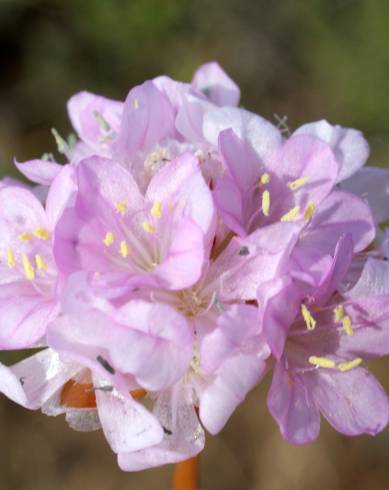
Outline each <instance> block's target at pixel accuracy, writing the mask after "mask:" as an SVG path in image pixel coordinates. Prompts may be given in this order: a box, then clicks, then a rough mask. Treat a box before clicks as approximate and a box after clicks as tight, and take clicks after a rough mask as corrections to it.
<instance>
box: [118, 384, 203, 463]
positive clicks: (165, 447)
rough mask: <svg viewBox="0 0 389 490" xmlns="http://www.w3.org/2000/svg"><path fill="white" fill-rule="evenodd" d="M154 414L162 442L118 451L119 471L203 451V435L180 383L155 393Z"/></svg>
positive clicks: (173, 461)
mask: <svg viewBox="0 0 389 490" xmlns="http://www.w3.org/2000/svg"><path fill="white" fill-rule="evenodd" d="M153 415H154V416H155V417H156V418H157V419H158V421H159V423H160V424H161V426H162V427H163V429H164V433H165V435H164V438H163V440H162V442H161V443H160V444H156V445H155V446H152V447H150V448H147V449H144V450H141V451H134V452H130V453H120V454H119V456H118V462H119V466H120V468H121V469H122V470H124V471H140V470H143V469H146V468H153V467H156V466H162V465H164V464H169V463H177V462H179V461H184V460H186V459H189V458H191V457H193V456H196V455H197V454H198V453H199V452H201V451H202V450H203V448H204V443H205V434H204V431H203V429H202V427H201V425H200V423H199V420H198V418H197V415H196V412H195V409H194V407H193V404H192V403H191V401H190V399H188V393H187V392H186V390H185V388H184V387H183V386H182V385H181V384H178V385H176V386H175V387H174V388H172V389H171V390H168V391H165V392H162V393H161V394H160V395H159V396H158V398H157V401H156V404H155V406H154V409H153Z"/></svg>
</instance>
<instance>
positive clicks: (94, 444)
mask: <svg viewBox="0 0 389 490" xmlns="http://www.w3.org/2000/svg"><path fill="white" fill-rule="evenodd" d="M388 25H389V2H388V1H387V0H359V1H358V0H309V1H308V0H290V1H288V0H278V1H276V2H269V1H268V0H251V1H250V0H197V1H195V2H194V1H192V2H191V1H189V0H105V1H104V0H82V1H81V0H68V1H64V0H57V1H56V0H35V1H34V0H0V74H1V76H0V177H2V176H4V175H9V174H13V175H14V176H15V175H16V173H15V172H14V170H13V168H12V161H13V158H14V157H16V158H17V159H18V160H24V159H29V158H33V157H37V156H40V155H42V154H43V153H44V152H47V151H53V150H54V147H55V145H54V142H53V140H52V136H51V134H50V128H51V127H56V128H57V129H58V130H59V131H60V132H61V133H62V134H66V133H68V132H69V131H70V126H69V123H68V121H67V116H66V110H65V103H66V100H67V99H68V98H69V96H70V95H72V94H73V93H74V92H77V91H79V90H82V89H87V90H90V91H94V92H97V93H102V94H105V95H107V96H111V97H115V98H119V99H123V98H124V97H125V96H126V94H127V92H128V90H129V88H130V87H132V86H133V85H135V84H137V83H140V82H142V81H143V80H144V79H146V78H150V77H154V76H156V75H158V74H162V73H166V74H168V75H170V76H172V77H174V78H179V79H183V80H190V78H191V74H192V72H193V70H194V69H195V68H196V66H197V65H199V64H201V63H203V62H205V61H209V60H213V59H215V60H218V61H219V62H220V63H221V64H222V65H223V66H224V68H225V69H226V70H227V72H228V73H229V74H230V75H231V76H232V78H233V79H235V80H236V81H237V83H238V84H239V85H240V87H241V88H242V93H243V98H242V103H243V105H244V106H245V107H247V108H250V109H252V110H254V111H257V112H259V113H261V114H262V115H264V116H265V117H267V118H269V119H273V120H274V114H275V113H276V114H278V115H280V116H283V115H287V116H288V124H289V125H290V127H291V128H292V129H293V128H295V127H297V126H298V125H300V124H302V123H303V122H308V121H313V120H317V119H321V118H326V119H328V120H329V121H330V122H333V123H335V122H336V123H339V124H342V125H344V126H353V127H357V128H359V129H361V130H362V131H363V132H364V133H365V135H366V136H367V138H368V139H369V142H370V143H371V147H372V156H371V163H372V164H373V165H382V166H385V165H386V166H388V165H389V97H388V92H389V49H388V45H389V29H388ZM11 357H12V356H11ZM0 359H2V360H3V361H5V362H9V361H10V356H9V355H7V356H5V355H3V354H0ZM372 368H373V370H374V372H375V373H376V374H377V375H378V377H379V379H380V380H381V382H382V383H383V384H384V386H385V387H386V389H387V390H388V391H389V361H388V360H381V361H379V362H376V363H375V365H374V366H372ZM267 387H268V380H267V381H266V382H265V383H263V384H262V385H261V386H259V387H258V388H257V389H256V390H255V391H254V392H252V393H251V394H250V395H249V397H248V399H247V400H246V402H245V403H244V404H243V406H242V407H240V409H239V410H237V412H236V413H235V415H234V416H233V418H232V419H231V421H230V422H229V424H228V426H227V427H226V429H225V430H224V431H223V432H222V433H221V434H220V435H219V436H218V437H208V440H207V446H206V449H205V451H204V452H203V455H202V487H201V488H202V490H230V489H231V490H233V489H244V490H246V489H247V490H263V489H264V490H279V489H280V490H281V489H282V490H305V489H311V488H314V489H315V490H329V489H331V490H338V489H339V490H348V489H350V490H351V489H352V490H359V489H361V490H362V489H363V490H366V489H367V488H368V489H369V490H378V489H379V490H381V489H386V488H389V429H387V430H386V431H385V432H384V433H382V434H381V435H380V436H378V437H376V438H370V437H360V438H352V439H350V438H349V439H348V438H345V437H343V436H340V435H338V434H336V433H335V431H333V430H332V429H330V428H328V426H327V425H326V424H324V423H323V430H322V434H321V436H320V439H319V440H318V441H317V442H316V443H315V444H312V445H310V446H306V447H293V446H290V445H288V444H286V443H285V442H283V441H282V439H281V437H280V435H279V433H278V428H277V426H276V425H275V423H274V422H273V421H272V419H271V417H270V416H269V415H268V413H267V410H266V404H265V401H266V391H267ZM0 430H1V432H0V434H1V442H0V489H1V490H14V489H17V490H54V489H55V490H89V489H90V490H125V489H126V490H127V489H142V490H143V489H145V490H149V489H150V490H165V489H166V490H168V489H169V488H170V478H171V473H172V468H170V467H165V468H162V469H157V470H149V471H145V472H142V473H137V474H125V473H122V472H121V471H120V470H119V469H118V468H117V465H116V461H115V458H114V456H113V454H112V453H111V451H110V450H109V448H108V447H107V444H106V443H105V441H104V438H103V436H102V435H101V433H91V434H81V433H77V432H73V431H71V430H70V429H68V428H67V426H66V424H65V421H64V420H63V419H62V418H57V419H52V418H50V419H49V418H47V417H45V416H43V415H41V414H40V413H32V412H27V411H25V410H22V409H20V408H19V407H17V406H15V405H13V404H12V403H11V402H9V401H7V400H6V399H5V398H4V397H1V399H0Z"/></svg>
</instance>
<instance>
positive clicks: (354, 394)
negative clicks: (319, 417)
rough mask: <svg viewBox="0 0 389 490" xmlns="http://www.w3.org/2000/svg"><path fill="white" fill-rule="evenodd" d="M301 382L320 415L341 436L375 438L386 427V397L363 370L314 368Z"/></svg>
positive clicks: (388, 417)
mask: <svg viewBox="0 0 389 490" xmlns="http://www.w3.org/2000/svg"><path fill="white" fill-rule="evenodd" d="M304 380H305V383H306V385H307V387H308V388H309V390H310V392H311V394H312V398H313V400H314V402H315V404H316V405H317V406H318V408H319V409H320V411H321V413H322V414H323V415H324V417H325V418H326V419H327V420H328V422H329V423H330V424H331V425H332V426H333V427H334V428H335V429H336V430H337V431H339V432H341V433H342V434H345V435H349V436H355V435H359V434H370V435H375V434H377V433H378V432H380V431H382V430H383V429H384V428H385V427H386V425H387V424H388V421H389V400H388V397H387V396H386V394H385V392H384V390H383V388H382V386H381V385H380V384H379V383H378V381H377V380H376V379H375V378H374V376H372V375H371V374H370V373H369V372H368V371H367V370H366V369H363V368H355V369H351V370H350V371H347V372H343V373H342V372H336V371H333V370H325V369H317V370H315V372H310V373H306V374H305V375H304Z"/></svg>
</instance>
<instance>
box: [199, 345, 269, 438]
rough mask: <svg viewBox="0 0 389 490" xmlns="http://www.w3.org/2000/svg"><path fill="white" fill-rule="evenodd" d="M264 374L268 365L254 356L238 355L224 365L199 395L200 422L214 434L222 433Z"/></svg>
mask: <svg viewBox="0 0 389 490" xmlns="http://www.w3.org/2000/svg"><path fill="white" fill-rule="evenodd" d="M265 371H266V362H265V361H264V360H262V359H259V358H258V357H256V356H254V355H247V354H238V355H236V356H234V357H231V358H230V359H228V360H226V361H225V362H224V363H223V364H222V366H221V368H220V369H219V370H218V371H217V372H216V374H215V379H214V380H213V381H212V382H211V383H210V384H209V385H208V386H207V387H206V388H205V390H204V391H203V392H202V394H201V396H200V407H199V408H200V411H199V416H200V420H201V422H202V424H203V425H204V427H205V428H206V429H207V430H208V431H209V432H210V433H211V434H217V433H218V432H220V431H221V430H222V428H223V427H224V425H225V424H226V423H227V421H228V419H229V418H230V416H231V415H232V413H233V412H234V410H235V409H236V407H237V406H238V405H239V404H240V403H242V402H243V400H244V399H245V397H246V395H247V393H248V392H249V391H250V390H251V389H252V388H253V387H254V386H255V385H256V384H257V383H258V382H259V381H260V380H261V378H262V376H263V375H264V374H265Z"/></svg>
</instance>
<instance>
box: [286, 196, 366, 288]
mask: <svg viewBox="0 0 389 490" xmlns="http://www.w3.org/2000/svg"><path fill="white" fill-rule="evenodd" d="M345 233H349V234H350V235H351V237H352V241H353V244H354V253H355V252H359V251H361V250H363V249H364V248H366V247H367V246H368V245H369V244H370V243H371V241H372V240H373V239H374V235H375V227H374V223H373V220H372V217H371V213H370V210H369V208H368V206H367V205H366V204H365V203H364V202H363V201H362V200H361V199H359V198H358V197H356V196H353V195H352V194H349V193H346V192H336V191H334V192H332V193H331V194H330V195H329V196H328V197H327V198H326V199H325V200H324V201H323V202H322V203H321V204H320V207H319V208H318V209H317V211H315V212H314V214H313V217H312V219H311V222H310V224H309V225H308V227H307V228H306V230H305V231H304V232H303V233H302V235H301V237H300V239H299V241H298V243H297V244H296V247H295V248H294V250H293V252H292V258H293V261H294V268H295V269H296V270H299V277H300V278H301V279H303V280H305V281H307V282H313V283H314V284H316V285H318V284H319V282H320V280H321V278H322V276H323V272H324V271H325V270H327V269H328V267H330V264H331V262H332V255H333V253H334V250H335V247H336V244H337V241H338V240H339V238H340V237H341V236H342V235H344V234H345Z"/></svg>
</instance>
